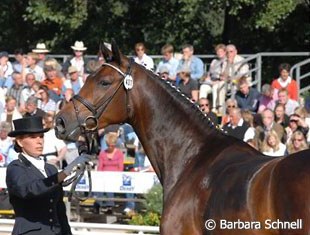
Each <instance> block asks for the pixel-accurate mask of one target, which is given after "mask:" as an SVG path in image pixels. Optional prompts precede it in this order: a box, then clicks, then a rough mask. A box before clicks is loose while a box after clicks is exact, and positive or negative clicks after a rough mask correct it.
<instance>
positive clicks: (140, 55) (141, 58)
mask: <svg viewBox="0 0 310 235" xmlns="http://www.w3.org/2000/svg"><path fill="white" fill-rule="evenodd" d="M135 53H136V56H135V57H134V61H135V62H136V63H137V64H141V65H143V66H144V67H145V68H147V69H149V70H153V69H154V61H153V59H152V58H151V57H149V56H148V55H147V54H146V48H145V45H144V43H142V42H138V43H136V45H135Z"/></svg>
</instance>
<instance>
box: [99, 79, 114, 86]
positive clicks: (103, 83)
mask: <svg viewBox="0 0 310 235" xmlns="http://www.w3.org/2000/svg"><path fill="white" fill-rule="evenodd" d="M99 84H100V85H101V86H104V87H106V86H110V85H111V83H110V82H108V81H104V80H102V81H100V82H99Z"/></svg>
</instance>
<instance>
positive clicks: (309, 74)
mask: <svg viewBox="0 0 310 235" xmlns="http://www.w3.org/2000/svg"><path fill="white" fill-rule="evenodd" d="M305 65H308V66H309V65H310V58H308V59H305V60H303V61H301V62H299V63H297V64H295V65H293V66H292V68H291V71H290V76H291V77H293V78H295V79H296V81H297V84H298V87H299V88H300V89H299V94H298V96H300V94H302V93H304V92H306V91H309V90H310V84H309V85H306V86H305V87H302V88H301V82H302V81H303V80H304V81H305V79H306V78H308V79H309V78H310V70H308V71H306V72H305V73H303V74H302V72H301V69H302V67H304V66H305Z"/></svg>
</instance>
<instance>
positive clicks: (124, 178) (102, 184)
mask: <svg viewBox="0 0 310 235" xmlns="http://www.w3.org/2000/svg"><path fill="white" fill-rule="evenodd" d="M5 175H6V168H2V167H1V168H0V188H6V183H5ZM91 178H92V191H93V192H114V193H146V192H147V191H148V190H149V189H150V188H152V187H153V185H154V184H159V180H158V178H157V176H156V174H155V173H153V172H125V171H122V172H107V171H92V172H91ZM70 188H71V185H69V186H67V187H65V188H64V190H70ZM76 190H77V191H88V190H89V180H88V176H87V173H85V174H84V177H83V178H82V179H81V181H80V182H79V184H78V185H77V187H76Z"/></svg>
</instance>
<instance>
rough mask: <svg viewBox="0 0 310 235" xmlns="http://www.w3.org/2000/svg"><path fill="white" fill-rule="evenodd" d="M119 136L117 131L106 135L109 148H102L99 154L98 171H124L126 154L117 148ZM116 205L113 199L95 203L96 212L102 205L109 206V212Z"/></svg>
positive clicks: (108, 195) (110, 195)
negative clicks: (104, 202) (103, 202)
mask: <svg viewBox="0 0 310 235" xmlns="http://www.w3.org/2000/svg"><path fill="white" fill-rule="evenodd" d="M117 140H118V136H117V134H116V133H112V132H110V133H108V134H107V136H106V144H107V149H105V150H101V151H100V153H99V156H98V166H97V170H98V171H123V170H124V154H123V152H122V151H121V150H120V149H118V148H116V143H117ZM107 197H108V198H113V197H114V193H112V192H110V193H107ZM114 205H115V203H114V202H113V201H107V202H106V204H105V205H103V204H102V202H96V203H95V212H99V209H100V206H106V207H108V210H110V211H109V212H111V211H112V207H113V206H114Z"/></svg>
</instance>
